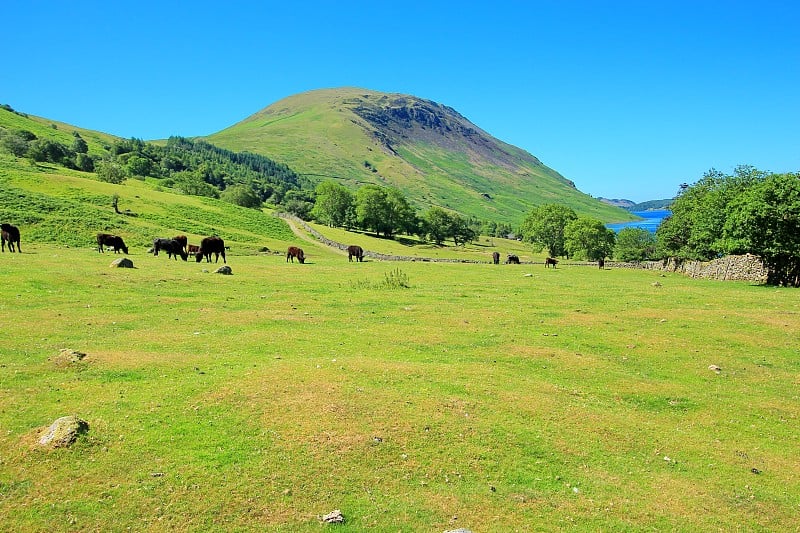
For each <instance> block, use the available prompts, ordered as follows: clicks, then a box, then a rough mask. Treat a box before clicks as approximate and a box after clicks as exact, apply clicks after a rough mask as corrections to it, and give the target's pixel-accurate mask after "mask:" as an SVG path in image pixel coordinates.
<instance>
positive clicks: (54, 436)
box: [39, 415, 89, 448]
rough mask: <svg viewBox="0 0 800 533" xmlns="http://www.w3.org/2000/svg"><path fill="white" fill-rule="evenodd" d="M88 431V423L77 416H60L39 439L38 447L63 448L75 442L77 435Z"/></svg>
mask: <svg viewBox="0 0 800 533" xmlns="http://www.w3.org/2000/svg"><path fill="white" fill-rule="evenodd" d="M87 431H89V423H88V422H86V421H85V420H81V419H80V418H78V417H77V416H74V415H73V416H62V417H61V418H59V419H57V420H56V421H55V422H53V423H52V424H51V425H50V427H49V428H47V431H46V432H45V433H44V434H43V435H42V436H41V438H40V439H39V445H40V446H45V447H49V448H64V447H67V446H69V445H70V444H72V443H73V442H75V439H77V438H78V435H80V434H82V433H86V432H87Z"/></svg>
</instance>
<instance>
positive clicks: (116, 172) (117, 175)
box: [95, 161, 125, 183]
mask: <svg viewBox="0 0 800 533" xmlns="http://www.w3.org/2000/svg"><path fill="white" fill-rule="evenodd" d="M95 172H96V173H97V178H98V179H99V180H100V181H107V182H108V183H122V182H123V181H125V171H124V170H123V169H122V167H121V166H120V165H119V164H118V163H115V162H113V161H98V163H97V165H96V166H95Z"/></svg>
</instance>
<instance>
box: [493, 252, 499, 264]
mask: <svg viewBox="0 0 800 533" xmlns="http://www.w3.org/2000/svg"><path fill="white" fill-rule="evenodd" d="M492 263H494V264H495V265H499V264H500V252H492Z"/></svg>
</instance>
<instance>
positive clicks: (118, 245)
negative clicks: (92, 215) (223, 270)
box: [97, 233, 228, 263]
mask: <svg viewBox="0 0 800 533" xmlns="http://www.w3.org/2000/svg"><path fill="white" fill-rule="evenodd" d="M188 241H189V240H188V239H187V238H186V235H178V236H177V237H173V238H171V239H163V238H159V239H154V240H153V247H152V248H151V249H150V252H152V254H153V255H155V256H157V255H158V252H167V257H168V258H174V259H175V260H177V259H178V257H179V256H180V258H181V259H183V260H184V261H186V260H187V259H188V258H189V256H190V255H193V256H194V257H195V259H196V261H197V262H198V263H199V262H201V261H202V260H203V259H204V258H205V260H206V262H208V263H210V262H211V255H212V254H214V256H215V257H214V262H215V263H218V262H219V256H222V262H223V263H227V262H228V261H227V259H226V258H225V241H223V240H222V239H220V238H219V237H217V236H213V237H206V238H205V239H203V240H202V241H200V246H197V245H192V244H189V242H188ZM104 247H105V248H109V249H111V250H113V251H114V253H119V252H120V251H122V252H124V253H126V254H127V253H128V247H127V246H125V241H123V240H122V237H120V236H119V235H111V234H109V233H98V234H97V251H98V252H104V251H105V250H104Z"/></svg>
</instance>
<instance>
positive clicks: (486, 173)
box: [205, 88, 631, 224]
mask: <svg viewBox="0 0 800 533" xmlns="http://www.w3.org/2000/svg"><path fill="white" fill-rule="evenodd" d="M205 139H206V140H208V141H209V142H211V143H213V144H215V145H217V146H220V147H223V148H227V149H230V150H236V151H248V152H253V153H257V154H263V155H266V156H268V157H270V158H273V159H275V160H277V161H281V162H283V163H285V164H287V165H288V166H289V167H291V168H292V169H293V170H294V171H295V172H297V173H298V174H299V175H301V176H304V177H307V178H309V179H311V180H315V181H319V180H323V179H327V178H331V179H335V180H337V181H338V182H340V183H342V184H344V185H346V186H349V187H351V188H356V187H358V186H359V185H360V184H366V183H374V184H378V185H382V186H391V187H396V188H397V189H399V190H400V191H402V192H403V194H405V195H406V196H407V197H408V198H409V199H410V201H411V202H412V203H413V204H415V205H416V206H417V207H419V208H421V209H425V208H427V207H430V206H434V205H436V206H440V207H444V208H448V209H452V210H455V211H458V212H460V213H462V214H465V215H472V216H475V217H477V218H479V219H482V220H495V221H498V222H507V223H512V224H517V223H519V222H520V221H521V220H522V219H523V218H524V216H525V214H526V213H527V212H528V211H530V209H531V208H532V207H534V206H535V205H539V204H542V203H563V204H566V205H569V206H570V207H572V208H573V209H575V211H577V212H578V213H580V214H583V215H589V216H593V217H595V218H598V219H601V220H604V221H615V220H616V221H619V220H630V219H631V216H630V215H629V214H628V213H626V212H625V211H624V210H622V209H618V208H615V207H613V206H608V205H605V204H603V203H601V202H600V201H598V200H596V199H594V198H592V197H591V196H589V195H587V194H584V193H582V192H581V191H579V190H578V189H576V188H575V184H574V183H573V182H571V181H570V180H568V179H566V178H565V177H563V176H562V175H560V174H559V173H558V172H556V171H555V170H553V169H551V168H549V167H547V166H546V165H544V164H543V163H542V162H541V161H539V159H537V158H536V157H535V156H533V155H531V154H529V153H528V152H526V151H524V150H521V149H519V148H517V147H515V146H512V145H509V144H507V143H504V142H502V141H500V140H498V139H495V138H494V137H492V136H491V135H489V134H488V133H486V132H485V131H483V130H482V129H480V128H479V127H478V126H476V125H475V124H473V123H471V122H470V121H469V120H468V119H467V118H465V117H464V116H462V115H461V114H459V113H458V112H457V111H456V110H454V109H452V108H450V107H447V106H445V105H442V104H439V103H436V102H433V101H430V100H425V99H422V98H417V97H414V96H410V95H403V94H396V93H381V92H377V91H370V90H366V89H358V88H340V89H321V90H316V91H310V92H306V93H301V94H298V95H294V96H290V97H288V98H285V99H283V100H280V101H278V102H276V103H274V104H272V105H270V106H268V107H266V108H265V109H263V110H261V111H259V112H258V113H255V114H253V115H251V116H250V117H247V118H246V119H244V120H242V121H241V122H239V123H237V124H235V125H233V126H231V127H229V128H226V129H224V130H222V131H220V132H218V133H215V134H213V135H209V136H208V137H206V138H205Z"/></svg>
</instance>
